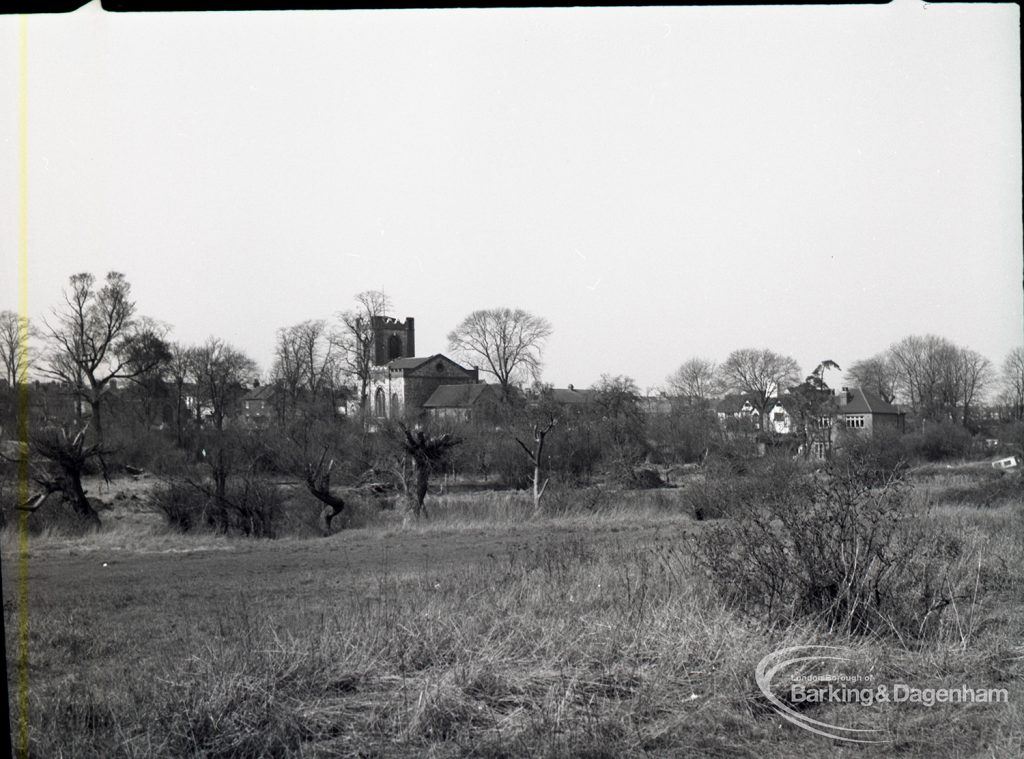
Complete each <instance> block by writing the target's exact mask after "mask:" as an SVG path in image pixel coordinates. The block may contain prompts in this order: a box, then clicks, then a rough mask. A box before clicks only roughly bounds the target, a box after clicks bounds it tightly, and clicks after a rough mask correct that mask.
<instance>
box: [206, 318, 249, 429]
mask: <svg viewBox="0 0 1024 759" xmlns="http://www.w3.org/2000/svg"><path fill="white" fill-rule="evenodd" d="M193 362H194V363H193V371H194V372H195V378H196V386H197V387H196V389H197V398H196V403H197V404H202V403H208V404H209V406H210V409H211V411H212V413H213V423H214V426H215V427H216V428H217V429H218V430H222V429H224V419H225V418H226V417H227V415H228V414H229V413H230V411H231V407H232V405H233V404H234V403H235V402H237V401H238V399H239V398H241V396H242V395H243V394H244V392H245V383H246V382H248V381H249V380H251V379H252V378H253V377H255V376H256V374H257V373H258V369H257V366H256V362H255V361H253V360H252V359H251V358H249V357H248V356H246V355H245V354H244V353H243V352H242V351H240V350H237V349H236V348H233V347H232V346H230V345H228V344H227V343H225V342H224V341H223V340H220V339H218V338H215V337H211V338H210V339H208V340H207V341H206V343H204V344H203V345H201V346H200V347H198V348H196V349H195V350H194V353H193Z"/></svg>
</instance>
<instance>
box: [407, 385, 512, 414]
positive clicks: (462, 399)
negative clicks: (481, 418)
mask: <svg viewBox="0 0 1024 759" xmlns="http://www.w3.org/2000/svg"><path fill="white" fill-rule="evenodd" d="M496 389H497V388H496V386H495V385H488V384H486V383H484V382H477V383H475V384H472V385H441V386H439V387H438V388H437V389H436V390H434V392H433V393H431V394H430V397H429V398H427V400H426V402H425V403H424V404H423V408H469V407H470V406H473V405H474V404H475V403H476V402H477V401H479V400H480V399H481V398H482V397H484V396H492V397H495V398H496V397H497V393H496Z"/></svg>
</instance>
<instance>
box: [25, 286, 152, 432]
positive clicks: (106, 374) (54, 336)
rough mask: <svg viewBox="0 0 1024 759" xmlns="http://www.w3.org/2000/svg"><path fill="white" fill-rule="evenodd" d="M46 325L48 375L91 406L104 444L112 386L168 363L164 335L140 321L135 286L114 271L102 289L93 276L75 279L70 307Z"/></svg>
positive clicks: (67, 294)
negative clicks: (103, 407) (107, 398)
mask: <svg viewBox="0 0 1024 759" xmlns="http://www.w3.org/2000/svg"><path fill="white" fill-rule="evenodd" d="M44 324H45V332H46V337H47V339H48V341H49V343H50V350H49V353H48V355H47V364H46V368H45V369H44V371H45V372H46V373H47V374H48V375H49V376H51V377H53V378H54V379H57V380H59V381H61V382H65V383H67V384H68V385H69V386H70V387H71V388H72V389H73V390H74V391H75V392H76V393H77V395H78V396H79V398H80V399H81V400H84V401H85V402H86V403H88V404H89V407H90V409H91V411H92V422H91V424H92V426H93V427H94V428H95V431H96V438H97V440H99V441H102V440H103V425H102V418H101V416H100V408H101V405H102V402H103V399H104V395H105V393H106V392H107V391H108V390H109V388H110V383H111V382H112V381H114V380H117V379H129V380H134V379H136V378H138V377H140V376H142V375H144V374H146V373H147V372H151V371H152V370H153V369H154V367H156V366H159V365H160V364H161V363H162V362H165V361H167V360H168V358H169V354H168V350H167V344H166V343H165V342H164V339H163V338H164V335H163V334H161V333H160V332H159V331H158V329H159V328H158V326H157V325H156V323H155V322H152V321H149V320H142V319H138V318H136V317H135V302H134V301H133V300H132V299H131V285H129V283H128V280H127V279H125V277H124V275H123V274H121V273H119V272H113V271H112V272H110V273H109V274H107V277H106V280H105V281H104V284H103V285H102V286H101V287H98V288H97V286H96V279H95V277H93V275H92V274H88V273H83V274H75V275H73V276H72V277H71V278H70V280H69V286H68V287H67V288H66V289H65V290H64V306H62V307H60V308H58V309H54V310H53V313H52V317H51V319H50V320H44Z"/></svg>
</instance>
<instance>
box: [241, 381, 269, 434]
mask: <svg viewBox="0 0 1024 759" xmlns="http://www.w3.org/2000/svg"><path fill="white" fill-rule="evenodd" d="M274 394H275V388H274V386H273V385H261V384H260V383H259V381H256V382H254V383H253V387H252V389H251V390H250V391H249V392H248V393H246V394H245V395H244V396H242V400H241V404H240V406H241V408H240V411H241V414H240V416H241V419H242V422H243V424H245V425H246V426H249V427H259V428H266V427H268V426H269V425H270V422H271V419H272V417H273V413H274V407H273V402H274Z"/></svg>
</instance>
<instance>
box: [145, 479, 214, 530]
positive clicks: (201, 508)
mask: <svg viewBox="0 0 1024 759" xmlns="http://www.w3.org/2000/svg"><path fill="white" fill-rule="evenodd" d="M150 502H151V503H152V504H153V506H155V507H156V508H157V509H158V510H159V511H160V512H161V513H162V514H163V515H164V519H166V520H167V525H168V526H169V527H171V528H172V529H174V530H177V531H178V532H191V531H192V530H194V529H195V528H197V527H201V526H203V525H204V524H205V523H206V518H205V506H206V496H204V495H203V494H202V493H200V492H199V491H198V490H196V489H195V488H194V487H193V486H191V485H187V484H185V483H183V482H173V483H171V484H169V485H165V486H163V487H159V488H154V489H153V492H152V494H151V495H150Z"/></svg>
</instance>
